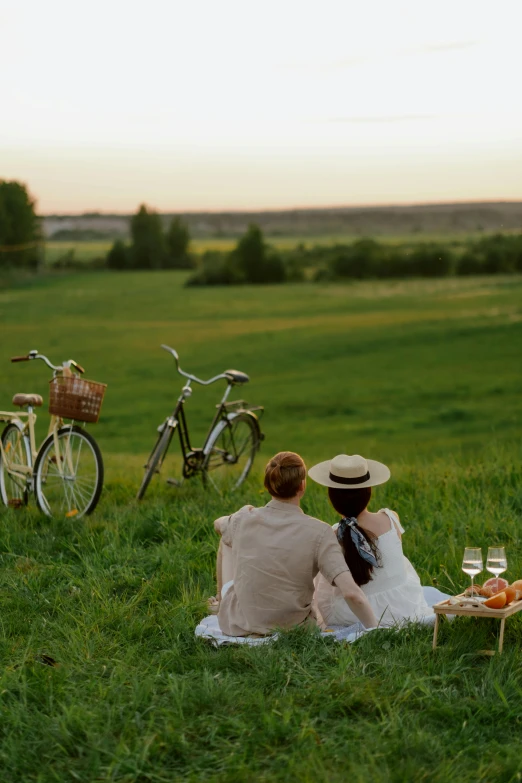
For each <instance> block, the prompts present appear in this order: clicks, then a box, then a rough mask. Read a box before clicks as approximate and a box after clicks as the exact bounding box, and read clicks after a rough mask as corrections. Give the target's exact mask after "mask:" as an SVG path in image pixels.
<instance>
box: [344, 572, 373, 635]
mask: <svg viewBox="0 0 522 783" xmlns="http://www.w3.org/2000/svg"><path fill="white" fill-rule="evenodd" d="M334 584H335V585H336V586H337V587H338V588H339V590H340V591H341V593H342V596H343V598H344V600H345V601H346V603H347V604H348V606H349V607H350V609H351V610H352V612H353V613H354V615H355V616H356V617H357V618H358V619H359V620H360V621H361V623H362V624H363V625H364V627H365V628H375V626H376V625H377V618H376V617H375V614H374V612H373V609H372V607H371V606H370V603H369V601H368V599H367V598H366V596H365V595H364V593H363V591H362V590H361V588H360V587H359V585H358V584H356V583H355V582H354V579H353V576H352V575H351V573H350V572H349V571H343V572H342V573H340V574H338V575H337V576H336V577H335V579H334Z"/></svg>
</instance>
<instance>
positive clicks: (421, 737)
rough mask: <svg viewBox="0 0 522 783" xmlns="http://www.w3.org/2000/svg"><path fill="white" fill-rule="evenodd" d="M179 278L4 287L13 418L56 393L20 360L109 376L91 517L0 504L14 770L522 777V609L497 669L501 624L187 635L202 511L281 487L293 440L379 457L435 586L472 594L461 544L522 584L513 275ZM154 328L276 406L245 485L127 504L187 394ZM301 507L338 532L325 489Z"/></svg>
mask: <svg viewBox="0 0 522 783" xmlns="http://www.w3.org/2000/svg"><path fill="white" fill-rule="evenodd" d="M183 281H184V275H183V273H167V272H159V273H125V274H110V273H100V274H98V273H91V274H88V275H74V276H63V277H47V278H42V279H41V280H39V281H38V282H37V283H33V284H32V285H30V286H29V285H28V286H20V287H18V288H14V289H11V290H9V291H5V292H1V293H0V328H1V334H2V338H3V339H2V343H1V349H0V389H1V391H2V400H3V401H2V402H1V403H0V405H1V406H2V407H3V408H8V407H10V398H11V396H12V394H14V393H15V392H17V391H26V392H32V391H35V392H40V393H42V394H43V396H44V398H45V399H46V400H47V381H48V379H49V377H48V371H47V369H46V368H45V367H44V366H43V364H41V363H31V364H21V365H10V364H9V362H8V359H9V357H10V356H11V355H14V354H19V353H23V352H26V351H27V350H29V349H31V348H38V349H39V350H40V351H42V352H43V353H46V354H48V355H49V357H50V358H51V359H52V360H53V361H55V362H58V361H60V360H63V359H65V358H75V359H77V360H78V361H79V362H80V363H81V364H83V365H84V366H85V367H86V369H87V373H86V374H87V377H89V378H92V379H94V380H101V381H105V382H107V383H108V384H109V385H108V390H107V395H106V400H105V402H104V407H103V411H102V417H101V420H100V423H99V424H98V425H97V426H96V427H94V428H93V429H92V432H93V434H94V435H95V436H96V438H97V439H98V440H99V443H100V445H101V447H102V451H103V453H104V457H105V461H106V468H107V471H106V473H107V476H106V486H105V492H104V495H103V498H102V502H101V503H100V506H99V508H98V510H97V511H96V512H95V514H94V515H93V516H92V517H91V518H89V519H87V520H82V521H81V523H78V522H77V523H76V524H75V523H74V521H72V520H69V521H67V522H57V521H53V520H47V519H42V518H41V517H40V516H39V515H38V514H37V512H36V511H35V509H34V508H29V509H28V510H27V511H23V512H15V511H9V512H0V562H1V565H2V568H1V571H0V601H1V625H0V629H1V634H0V656H1V661H2V664H3V668H2V673H1V674H0V700H1V702H0V703H1V706H2V723H1V729H0V770H1V771H2V773H3V775H2V778H3V779H5V780H9V781H13V783H18V781H20V782H22V781H24V783H25V782H26V781H39V782H40V783H43V782H44V781H45V783H47V781H56V780H60V781H62V780H63V781H69V780H80V781H93V780H102V781H125V783H127V782H130V781H133V782H136V783H144V782H145V781H154V782H157V783H159V782H160V781H171V780H186V781H196V780H210V781H252V780H263V781H287V780H300V781H310V782H311V781H314V783H316V782H317V781H321V782H322V781H324V782H325V783H326V781H328V782H329V783H330V781H334V782H336V781H339V782H340V781H345V780H353V781H356V782H357V783H363V782H364V783H366V782H367V781H370V780H371V781H377V782H378V783H380V782H381V781H382V783H388V782H389V781H391V782H393V783H402V782H403V781H413V780H424V781H429V782H430V783H431V782H432V781H433V782H434V783H435V782H437V783H446V781H448V780H453V779H458V780H460V781H465V782H467V781H469V783H472V782H473V783H476V782H477V781H483V782H484V783H492V782H493V781H498V783H504V782H505V781H516V780H519V779H520V776H521V775H522V761H521V760H520V752H519V729H520V721H521V720H522V712H521V708H520V692H521V688H522V679H521V674H520V633H521V630H522V620H521V618H520V617H515V618H510V619H509V620H508V621H507V626H506V639H505V652H504V653H503V655H502V656H501V657H498V656H495V657H494V658H486V657H484V656H480V655H477V651H478V650H481V649H484V648H487V647H492V646H494V645H495V638H496V633H497V631H498V626H497V625H496V624H495V621H483V622H481V623H478V622H474V621H473V620H471V619H458V620H457V621H455V622H454V623H453V624H452V625H449V624H444V625H443V626H442V630H441V647H440V649H439V650H437V651H436V652H435V653H433V652H432V650H431V632H430V629H428V628H417V627H414V626H411V627H409V628H407V629H405V630H403V631H400V632H397V633H395V632H388V631H382V632H377V633H375V634H373V635H369V636H368V637H367V638H365V639H363V640H361V642H359V643H357V645H354V646H352V647H348V648H343V647H341V646H339V645H335V644H334V643H332V642H331V641H329V640H322V639H320V638H317V637H315V636H313V635H310V634H309V633H307V632H303V631H301V630H299V629H297V630H295V631H293V632H291V633H288V634H284V635H283V636H282V638H281V639H280V641H279V642H278V643H277V644H276V645H274V646H273V647H272V648H269V649H257V650H256V649H254V650H250V649H249V650H238V649H233V648H229V649H221V650H219V651H216V650H213V649H212V648H209V647H207V646H206V645H205V643H203V642H196V640H195V639H194V637H193V628H194V625H195V623H196V621H197V620H198V619H199V618H200V617H202V616H203V615H204V613H205V607H204V599H205V598H206V596H208V595H209V594H211V593H213V592H214V581H213V579H214V577H213V560H214V556H215V551H216V540H215V536H214V533H213V530H212V520H213V519H214V518H215V517H216V516H218V515H220V514H222V513H225V512H227V511H228V512H229V511H231V510H232V509H233V508H234V507H235V506H236V505H238V504H242V503H244V502H254V503H258V504H260V503H263V502H264V501H265V496H264V494H263V493H262V491H261V480H260V479H261V470H262V467H263V462H264V459H265V458H266V457H267V456H268V455H269V454H271V453H273V452H275V451H277V450H279V449H294V450H297V451H299V452H301V453H302V454H303V456H304V457H305V459H306V460H307V461H308V462H309V463H311V462H313V461H316V460H319V459H323V458H327V457H329V456H331V455H333V454H335V453H338V452H342V451H347V452H348V453H355V452H359V453H362V454H364V455H367V456H371V457H373V458H376V459H380V460H383V461H385V462H387V463H389V464H390V467H391V469H392V480H391V481H390V482H389V484H387V485H385V486H384V487H381V488H379V489H378V490H377V491H376V493H375V503H374V508H379V507H381V506H389V507H391V508H396V509H397V510H398V511H399V513H400V514H401V518H402V521H403V524H404V526H405V528H406V534H405V536H404V547H405V551H406V554H407V555H408V556H409V557H410V559H411V560H412V561H413V563H414V565H415V566H416V568H417V570H418V572H419V574H420V576H421V579H422V581H423V583H424V584H431V583H435V584H438V585H439V586H440V587H441V588H442V589H445V590H447V591H449V592H453V591H456V590H457V589H458V588H459V587H462V586H464V585H465V584H466V577H465V576H464V575H463V574H462V572H461V571H460V565H461V558H462V552H463V548H464V546H465V545H473V546H482V547H483V549H485V547H487V546H488V545H490V544H494V543H502V544H505V545H506V547H507V555H508V564H509V567H508V574H507V576H508V578H510V579H511V580H514V579H515V578H518V577H522V555H521V548H520V547H521V538H520V529H521V522H522V470H521V457H522V446H521V436H522V398H521V395H520V383H521V380H522V371H521V363H520V356H521V351H522V304H521V303H522V298H521V293H522V279H521V278H520V277H509V278H508V277H505V278H503V277H499V276H496V277H494V278H482V279H480V280H479V279H474V278H470V279H446V280H433V281H408V282H394V283H388V282H386V283H360V284H352V285H338V284H337V285H334V284H324V285H311V284H308V285H287V286H281V287H277V286H274V287H259V288H246V287H245V288H228V289H213V290H209V289H200V290H198V289H185V288H183V287H182V284H183ZM162 342H166V343H169V344H170V345H172V346H174V347H175V348H176V349H177V350H178V352H179V354H180V357H181V364H182V367H184V368H185V369H187V370H189V371H190V372H193V373H195V374H197V375H199V376H201V377H203V378H206V377H210V376H211V375H213V374H215V373H217V372H220V371H222V370H224V369H227V368H229V367H234V368H236V369H240V370H244V371H245V372H247V373H249V374H250V376H251V383H250V384H249V385H247V386H246V387H244V389H241V390H239V392H238V395H237V396H245V397H246V398H247V399H248V400H250V401H252V402H255V403H260V404H264V405H265V407H266V414H265V417H264V419H263V422H262V423H263V430H264V431H265V433H266V441H265V443H264V445H263V454H262V455H261V457H260V458H259V460H258V463H257V466H256V470H255V471H254V475H253V476H252V478H251V480H250V482H249V484H248V485H247V486H246V487H244V488H243V489H242V490H241V492H240V494H239V497H226V498H224V499H222V498H219V497H216V496H215V495H212V494H205V493H204V492H203V491H202V489H201V486H200V485H199V483H198V482H197V481H195V482H192V483H190V482H187V483H186V484H184V485H183V487H182V488H181V489H180V490H174V489H171V488H168V487H166V486H165V485H164V483H161V482H160V481H159V480H158V481H156V483H155V485H151V490H150V496H147V499H146V501H145V503H144V504H143V505H141V506H139V507H138V506H136V504H135V502H134V500H133V498H134V494H135V491H136V488H137V483H138V481H139V477H140V475H141V465H142V464H143V461H144V457H145V455H146V454H147V452H148V450H149V449H150V447H151V446H152V443H153V439H154V432H155V427H156V425H157V424H159V423H160V421H161V420H162V418H163V417H164V416H165V415H166V414H167V413H168V412H169V410H170V408H171V407H172V406H173V404H174V400H175V398H176V396H177V394H178V392H179V389H180V386H181V378H180V377H179V376H177V375H175V373H174V364H173V362H172V359H171V358H170V357H169V356H168V355H167V354H166V353H164V352H163V351H161V350H160V349H159V344H160V343H162ZM220 393H221V388H218V385H216V386H215V387H210V388H209V389H206V390H203V389H199V388H198V387H195V391H194V394H193V397H192V398H191V399H190V400H189V402H188V404H187V414H188V417H189V421H190V423H191V424H192V423H193V424H194V428H193V429H194V440H195V441H196V445H198V444H197V441H198V439H199V438H202V437H203V434H204V431H205V423H206V421H207V420H209V419H210V417H211V415H212V410H213V405H214V403H215V402H216V401H217V399H218V398H219V396H220ZM41 418H42V420H44V419H45V416H44V415H42V417H41ZM40 433H41V434H43V422H42V426H41V427H40ZM176 468H177V465H176V462H175V461H174V462H173V463H172V464H171V465H169V466H168V469H169V471H170V470H172V471H173V472H175V471H176ZM304 506H305V509H306V510H307V511H308V512H309V513H313V514H316V515H319V516H320V517H322V518H323V519H325V520H326V521H328V522H333V521H335V516H334V515H333V514H332V511H331V509H329V508H328V505H327V502H326V498H325V494H324V492H323V491H321V489H320V488H319V487H309V491H308V493H307V495H306V496H305V503H304ZM482 578H484V579H485V578H486V574H483V575H482ZM45 656H50V658H51V659H52V660H49V658H45ZM53 661H54V662H55V663H56V664H57V665H48V664H49V663H52V662H53Z"/></svg>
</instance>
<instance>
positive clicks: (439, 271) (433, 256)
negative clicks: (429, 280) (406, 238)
mask: <svg viewBox="0 0 522 783" xmlns="http://www.w3.org/2000/svg"><path fill="white" fill-rule="evenodd" d="M454 271H455V258H454V256H453V253H452V252H451V250H450V249H449V248H448V247H446V246H444V245H438V244H435V242H429V243H426V244H422V245H417V246H416V247H415V249H414V250H413V252H412V254H411V273H412V274H413V275H418V276H419V277H447V276H448V275H450V274H452V273H453V272H454Z"/></svg>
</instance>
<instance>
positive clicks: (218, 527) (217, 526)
mask: <svg viewBox="0 0 522 783" xmlns="http://www.w3.org/2000/svg"><path fill="white" fill-rule="evenodd" d="M229 519H230V516H227V517H218V519H215V520H214V530H215V531H216V533H217V534H218V536H221V535H223V530H224V528H225V527H226V526H227V525H228V520H229Z"/></svg>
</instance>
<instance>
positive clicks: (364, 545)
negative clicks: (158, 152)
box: [337, 517, 378, 566]
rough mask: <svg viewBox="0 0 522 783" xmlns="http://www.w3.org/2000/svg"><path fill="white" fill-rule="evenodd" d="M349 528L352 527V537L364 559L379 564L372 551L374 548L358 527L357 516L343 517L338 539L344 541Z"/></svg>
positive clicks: (372, 563) (373, 564)
mask: <svg viewBox="0 0 522 783" xmlns="http://www.w3.org/2000/svg"><path fill="white" fill-rule="evenodd" d="M347 528H349V529H350V536H351V539H352V541H353V543H354V544H355V548H356V549H357V553H358V554H359V555H360V557H362V559H363V560H366V562H367V563H370V564H371V565H372V566H377V565H378V563H377V560H376V558H375V555H374V554H373V552H372V548H371V546H370V545H369V543H368V541H367V539H366V537H365V536H364V534H363V533H362V532H361V530H360V528H359V527H358V525H357V520H356V518H355V517H343V519H341V521H340V522H339V527H338V528H337V540H338V541H339V543H342V540H343V538H344V534H345V533H346V529H347Z"/></svg>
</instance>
